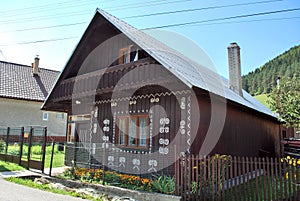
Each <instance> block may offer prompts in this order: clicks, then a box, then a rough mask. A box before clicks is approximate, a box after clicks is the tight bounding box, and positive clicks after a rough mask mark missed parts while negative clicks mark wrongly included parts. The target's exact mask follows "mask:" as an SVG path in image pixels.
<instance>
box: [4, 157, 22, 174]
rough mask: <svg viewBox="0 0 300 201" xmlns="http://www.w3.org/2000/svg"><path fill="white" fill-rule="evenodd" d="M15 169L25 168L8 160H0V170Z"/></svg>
mask: <svg viewBox="0 0 300 201" xmlns="http://www.w3.org/2000/svg"><path fill="white" fill-rule="evenodd" d="M16 170H25V168H24V167H21V166H19V165H17V164H15V163H9V162H5V161H1V160H0V172H5V171H16Z"/></svg>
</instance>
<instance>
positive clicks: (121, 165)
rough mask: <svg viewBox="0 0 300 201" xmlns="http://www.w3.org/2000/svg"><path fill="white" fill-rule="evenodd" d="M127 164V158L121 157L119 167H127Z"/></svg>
mask: <svg viewBox="0 0 300 201" xmlns="http://www.w3.org/2000/svg"><path fill="white" fill-rule="evenodd" d="M125 162H126V158H125V157H123V156H122V157H120V158H119V167H125Z"/></svg>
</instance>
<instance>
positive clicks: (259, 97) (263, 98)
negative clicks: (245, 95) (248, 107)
mask: <svg viewBox="0 0 300 201" xmlns="http://www.w3.org/2000/svg"><path fill="white" fill-rule="evenodd" d="M254 98H256V99H257V100H258V101H259V102H261V103H262V104H264V105H265V106H267V107H268V108H270V104H269V103H268V102H267V101H268V99H269V98H268V94H260V95H257V96H254Z"/></svg>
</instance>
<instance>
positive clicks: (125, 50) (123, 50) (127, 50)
mask: <svg viewBox="0 0 300 201" xmlns="http://www.w3.org/2000/svg"><path fill="white" fill-rule="evenodd" d="M132 46H133V45H129V46H127V47H123V48H121V49H120V51H119V64H127V63H130V62H131V60H130V57H131V47H132ZM125 53H127V54H126V55H125ZM125 56H126V60H125Z"/></svg>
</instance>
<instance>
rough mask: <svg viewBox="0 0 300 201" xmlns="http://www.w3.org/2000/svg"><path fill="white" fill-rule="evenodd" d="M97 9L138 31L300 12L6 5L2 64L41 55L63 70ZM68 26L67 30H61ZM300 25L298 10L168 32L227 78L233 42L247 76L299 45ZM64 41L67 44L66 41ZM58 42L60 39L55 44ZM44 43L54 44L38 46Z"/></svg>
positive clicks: (281, 5) (172, 2)
mask: <svg viewBox="0 0 300 201" xmlns="http://www.w3.org/2000/svg"><path fill="white" fill-rule="evenodd" d="M97 7H99V8H102V9H104V10H106V11H107V12H109V13H111V14H112V15H115V16H116V17H118V18H121V19H123V20H125V21H126V22H128V23H129V24H131V25H133V26H135V27H136V28H140V29H142V28H147V27H155V26H163V25H169V24H177V23H185V22H192V21H205V20H212V19H219V18H228V17H234V16H241V15H251V14H256V13H263V12H270V11H278V10H285V9H294V8H300V1H299V0H144V1H141V0H126V1H125V0H102V1H99V0H73V1H71V0H62V1H53V0H51V1H50V0H44V1H39V0H31V1H23V0H11V1H2V2H1V8H0V50H1V52H0V59H1V60H6V61H9V62H14V63H21V64H25V65H30V64H31V63H32V62H33V58H34V57H35V55H39V56H40V59H41V60H40V65H41V67H44V68H49V69H55V70H62V69H63V67H64V65H65V63H66V62H67V60H68V59H69V57H70V56H71V53H72V51H73V50H74V48H75V46H76V45H77V43H78V41H79V39H80V37H81V36H82V34H83V32H84V31H85V29H86V27H87V25H88V23H89V22H90V20H91V19H92V17H93V15H94V14H95V10H96V8H97ZM212 7H214V8H212ZM200 8H202V10H198V11H193V12H178V13H174V14H168V15H155V16H148V17H139V18H137V17H135V18H126V17H128V16H134V15H146V14H152V13H159V12H167V11H178V10H185V9H200ZM203 8H206V9H203ZM65 24H67V25H68V26H60V25H65ZM299 25H300V10H297V11H291V12H280V13H274V14H269V15H258V16H253V17H245V18H236V19H230V20H222V21H221V20H214V21H210V22H206V23H203V22H202V23H198V24H193V25H189V26H175V27H169V28H165V29H166V30H169V31H172V32H176V33H178V34H180V35H182V36H184V37H186V38H188V39H190V40H192V41H193V42H194V43H195V44H197V45H198V46H199V47H200V48H202V49H203V50H204V51H205V52H206V53H207V54H208V56H209V57H210V58H211V60H212V62H213V63H214V65H215V66H216V68H217V71H218V73H219V74H221V75H223V76H225V77H228V70H227V66H228V63H227V46H228V45H229V43H231V42H237V43H238V44H239V46H240V47H241V61H242V74H246V73H248V72H250V71H253V70H254V69H255V68H257V67H260V66H261V65H263V64H264V63H265V62H267V61H269V60H271V59H273V58H274V57H276V56H277V55H279V54H281V53H283V52H284V51H286V50H288V49H289V48H291V47H293V46H295V45H299V44H300V26H299ZM53 26H56V27H53ZM36 28H37V29H36ZM24 29H25V30H24ZM63 38H65V39H64V40H62V39H63ZM56 39H59V40H57V41H53V40H56ZM44 40H50V41H48V42H39V41H44ZM20 43H26V44H20ZM187 48H188V47H187Z"/></svg>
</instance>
